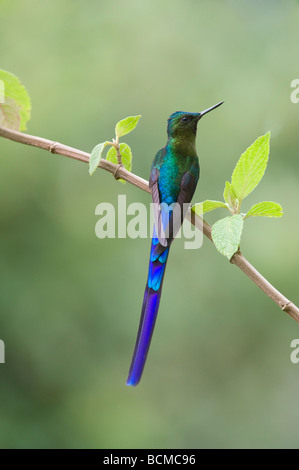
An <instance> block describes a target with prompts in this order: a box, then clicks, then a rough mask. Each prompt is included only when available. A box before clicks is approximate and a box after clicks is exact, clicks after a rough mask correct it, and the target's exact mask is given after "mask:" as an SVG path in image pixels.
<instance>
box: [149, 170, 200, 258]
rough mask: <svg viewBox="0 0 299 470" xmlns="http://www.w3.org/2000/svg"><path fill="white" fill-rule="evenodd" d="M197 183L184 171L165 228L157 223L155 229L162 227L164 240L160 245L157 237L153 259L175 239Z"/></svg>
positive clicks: (190, 174)
mask: <svg viewBox="0 0 299 470" xmlns="http://www.w3.org/2000/svg"><path fill="white" fill-rule="evenodd" d="M197 181H198V178H196V177H195V176H194V175H193V174H192V173H191V172H189V171H186V172H185V173H184V174H183V177H182V179H181V185H180V192H179V195H178V199H177V202H176V203H175V204H173V205H172V210H171V211H170V212H169V215H168V225H167V227H166V228H165V224H164V226H163V224H161V222H160V223H159V221H158V225H157V227H158V228H159V227H161V225H162V227H163V228H164V238H162V242H163V243H161V240H160V237H159V236H158V238H159V243H158V245H157V246H156V249H155V251H154V256H155V257H156V256H157V257H158V256H159V255H160V254H161V253H163V252H164V251H165V249H166V248H167V247H168V246H169V245H170V244H171V242H172V241H173V239H174V238H175V237H176V235H177V233H178V231H179V229H180V227H181V225H182V223H183V220H184V218H185V216H186V213H187V211H188V208H189V204H190V202H191V199H192V197H193V194H194V191H195V189H196V185H197ZM155 191H156V189H155ZM153 198H154V196H153ZM160 212H161V216H162V214H163V210H160ZM161 216H160V219H161ZM158 217H159V214H158ZM155 223H156V221H155ZM165 234H166V236H165ZM165 242H166V243H165Z"/></svg>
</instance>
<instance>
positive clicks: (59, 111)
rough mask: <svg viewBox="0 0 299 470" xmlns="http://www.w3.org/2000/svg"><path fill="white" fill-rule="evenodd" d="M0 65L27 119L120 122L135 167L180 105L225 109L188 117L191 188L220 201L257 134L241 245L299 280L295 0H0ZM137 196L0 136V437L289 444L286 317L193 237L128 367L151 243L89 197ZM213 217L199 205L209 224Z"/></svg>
mask: <svg viewBox="0 0 299 470" xmlns="http://www.w3.org/2000/svg"><path fill="white" fill-rule="evenodd" d="M0 11H1V29H0V47H1V68H4V69H6V70H8V71H10V72H12V73H14V74H16V75H17V76H18V77H19V78H20V79H21V81H22V82H23V83H24V85H25V86H26V87H27V89H28V91H29V93H30V96H31V99H32V118H31V121H30V123H29V125H28V132H29V133H32V134H34V135H39V136H42V137H45V138H49V139H53V140H55V141H59V142H62V143H65V144H67V145H70V146H73V147H76V148H79V149H82V150H85V151H91V149H92V148H93V147H94V145H96V144H97V143H98V142H101V141H103V140H106V139H111V138H112V137H113V130H114V125H115V122H117V121H118V120H119V119H121V118H124V117H125V116H127V115H134V114H142V119H141V121H140V122H139V124H138V127H137V128H136V130H135V131H134V133H132V134H130V135H128V136H127V138H126V141H127V142H128V143H129V144H130V146H131V147H132V150H133V154H134V160H133V171H134V172H135V173H136V174H138V175H140V176H142V177H144V178H148V175H149V170H150V165H151V161H152V158H153V156H154V154H155V152H156V151H157V149H159V148H160V147H161V146H163V145H164V144H165V139H166V119H167V118H168V116H169V115H170V114H171V113H172V112H174V111H176V110H187V111H200V110H203V109H205V108H207V107H209V106H211V105H213V104H215V103H217V102H218V101H220V100H225V104H224V105H223V106H222V107H221V108H219V110H217V111H215V112H214V113H211V114H209V116H208V117H206V118H205V119H204V120H203V121H201V123H200V125H199V132H198V138H197V146H198V152H199V155H200V163H201V179H200V184H199V186H198V188H197V191H196V195H195V197H194V201H197V202H199V201H202V200H204V199H219V198H221V197H222V192H223V187H224V182H225V180H227V179H229V178H230V175H231V172H232V170H233V168H234V165H235V163H236V161H237V159H238V158H239V156H240V154H241V153H242V152H243V151H244V150H245V149H246V147H248V145H250V144H251V143H252V142H253V141H254V140H255V139H256V138H257V137H258V136H259V135H262V134H264V133H265V132H267V131H268V130H271V133H272V138H271V154H270V160H269V165H268V169H267V172H266V174H265V176H264V178H263V180H262V182H261V184H260V186H259V187H258V188H257V189H256V190H255V191H254V193H252V194H251V195H250V197H248V201H247V200H246V201H245V203H244V210H246V209H248V208H249V207H250V206H251V205H252V204H254V203H256V202H259V201H261V200H275V201H277V202H280V203H281V204H282V206H283V208H284V212H285V214H284V216H283V218H282V219H278V220H274V219H262V218H260V219H259V218H256V219H250V220H248V221H247V222H246V227H245V231H244V235H243V239H242V246H241V248H242V251H243V252H244V254H245V256H246V257H247V258H248V259H249V260H250V261H251V262H252V263H253V264H254V265H255V267H256V268H257V269H259V270H260V271H261V272H262V273H263V274H264V275H265V276H266V277H267V278H268V279H269V280H270V281H271V282H272V283H273V284H274V285H275V286H276V287H277V288H278V289H280V290H281V291H282V292H283V293H284V294H285V295H286V296H287V297H289V298H290V299H292V300H293V301H294V302H295V303H296V302H297V303H298V302H299V295H298V274H299V269H298V228H299V227H298V198H299V187H298V170H299V163H298V161H299V159H298V152H299V137H298V113H299V104H294V103H292V102H291V100H290V94H291V91H292V89H291V87H290V83H291V81H292V80H293V79H295V78H299V48H298V23H299V4H298V2H295V1H289V2H279V1H271V2H270V1H268V2H266V1H264V2H261V1H255V0H254V1H250V2H249V1H240V0H230V1H229V0H226V1H220V0H214V1H213V2H211V1H208V0H201V1H196V0H193V1H192V0H186V1H184V2H183V1H179V0H151V1H145V0H143V1H139V2H137V1H133V0H126V1H125V2H123V1H119V0H109V1H106V0H105V1H99V2H96V1H88V2H86V1H83V0H77V1H76V2H74V1H71V0H62V1H58V0H53V1H51V2H50V1H44V2H39V1H37V0H27V1H26V2H24V1H20V0H18V1H17V0H6V1H3V0H2V1H0ZM118 194H126V196H127V201H128V203H131V202H137V201H138V202H144V203H145V204H149V203H150V196H149V195H148V194H146V193H144V192H142V191H140V190H139V189H137V188H135V187H133V186H131V185H129V184H127V185H121V184H120V183H119V182H116V181H114V179H113V178H112V176H111V175H110V174H108V173H105V172H104V171H100V170H98V171H97V172H96V174H95V175H94V176H93V177H90V176H89V174H88V167H87V165H85V164H83V163H80V162H76V161H73V160H70V159H67V158H64V157H61V156H57V155H52V154H49V153H46V152H45V151H43V150H40V149H36V148H31V147H26V146H24V145H20V144H17V143H13V142H10V141H5V140H4V139H1V140H0V225H1V227H0V276H1V279H0V309H1V312H0V338H1V339H3V340H4V342H5V346H6V363H5V364H1V365H0V447H1V448H18V447H20V448H32V447H34V448H35V447H37V448H39V447H46V448H64V447H70V448H77V447H84V448H90V447H96V448H132V447H133V448H192V447H194V448H214V447H221V448H228V447H237V448H239V447H255V448H260V447H271V448H276V447H297V448H298V420H299V407H298V392H299V364H297V365H296V364H292V363H291V361H290V353H291V348H290V343H291V340H292V339H294V338H298V337H299V331H298V325H297V324H296V323H295V321H294V320H292V319H291V318H289V317H288V316H287V315H286V314H284V313H282V312H281V311H280V310H279V308H278V307H277V306H276V304H274V303H273V302H272V301H271V300H270V299H268V298H267V297H266V296H265V295H264V294H263V293H262V292H260V291H259V289H258V288H257V287H256V286H255V285H254V284H253V283H252V282H250V281H249V280H248V279H247V278H246V277H245V276H244V274H243V273H241V272H240V271H239V270H238V269H237V268H236V267H235V266H232V265H230V264H229V263H228V261H227V260H226V259H225V258H224V257H222V256H221V255H220V254H219V253H217V251H216V250H215V248H214V247H213V246H212V244H211V243H210V242H209V241H208V240H204V243H203V247H202V248H201V249H200V250H197V251H191V250H184V249H183V242H182V241H181V240H177V241H176V242H175V243H174V245H173V247H172V253H171V256H170V259H169V264H168V269H167V273H166V278H165V283H164V292H163V296H162V301H161V306H160V312H159V318H158V322H157V327H156V330H155V334H154V337H153V341H152V346H151V351H150V354H149V358H148V363H147V365H146V369H145V373H144V376H143V379H142V382H141V383H140V385H139V386H138V387H137V388H131V387H126V385H125V381H126V376H127V372H128V368H129V363H130V360H131V354H132V351H133V346H134V342H135V335H136V332H137V326H138V322H139V315H140V309H141V303H142V297H143V291H144V285H145V281H146V275H147V273H146V272H147V264H148V254H149V240H146V239H136V240H131V239H104V240H99V239H97V238H96V236H95V224H96V221H97V220H98V217H97V216H96V215H95V207H96V205H97V204H98V203H99V202H111V203H113V204H116V202H117V196H118ZM225 215H226V213H225V212H222V210H220V209H219V210H218V211H217V212H215V213H213V214H208V215H207V217H206V218H207V220H208V221H209V222H210V223H212V222H214V221H215V220H217V218H221V217H224V216H225Z"/></svg>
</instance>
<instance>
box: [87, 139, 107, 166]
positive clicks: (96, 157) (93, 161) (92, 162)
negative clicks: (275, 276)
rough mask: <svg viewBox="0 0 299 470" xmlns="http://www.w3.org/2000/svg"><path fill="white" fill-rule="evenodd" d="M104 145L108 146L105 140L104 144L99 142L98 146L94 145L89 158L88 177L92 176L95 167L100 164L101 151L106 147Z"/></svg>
mask: <svg viewBox="0 0 299 470" xmlns="http://www.w3.org/2000/svg"><path fill="white" fill-rule="evenodd" d="M106 145H108V142H107V140H106V142H101V143H100V144H98V145H96V146H95V147H94V148H93V150H92V152H91V154H90V158H89V174H90V175H92V174H93V173H94V172H95V171H96V169H97V167H98V165H99V163H100V160H101V157H102V153H103V150H104V148H105V147H106Z"/></svg>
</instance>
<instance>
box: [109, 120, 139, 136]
mask: <svg viewBox="0 0 299 470" xmlns="http://www.w3.org/2000/svg"><path fill="white" fill-rule="evenodd" d="M140 118H141V115H138V116H128V117H126V118H125V119H122V120H121V121H119V122H118V123H117V124H116V126H115V135H116V137H121V136H123V135H126V134H128V133H129V132H132V131H133V130H134V129H135V127H136V126H137V123H138V121H139V119H140Z"/></svg>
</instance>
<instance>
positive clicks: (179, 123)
mask: <svg viewBox="0 0 299 470" xmlns="http://www.w3.org/2000/svg"><path fill="white" fill-rule="evenodd" d="M222 103H223V101H221V103H218V104H215V105H214V106H212V107H211V108H208V109H205V110H204V111H202V112H201V113H186V112H184V111H176V112H175V113H173V114H171V116H170V117H169V119H168V126H167V134H168V137H170V138H176V137H180V136H181V137H190V138H191V137H193V139H194V137H195V136H196V130H197V123H198V121H199V120H200V119H201V118H202V116H203V115H204V114H206V113H208V112H209V111H212V109H215V108H217V107H218V106H220V105H221V104H222Z"/></svg>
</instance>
